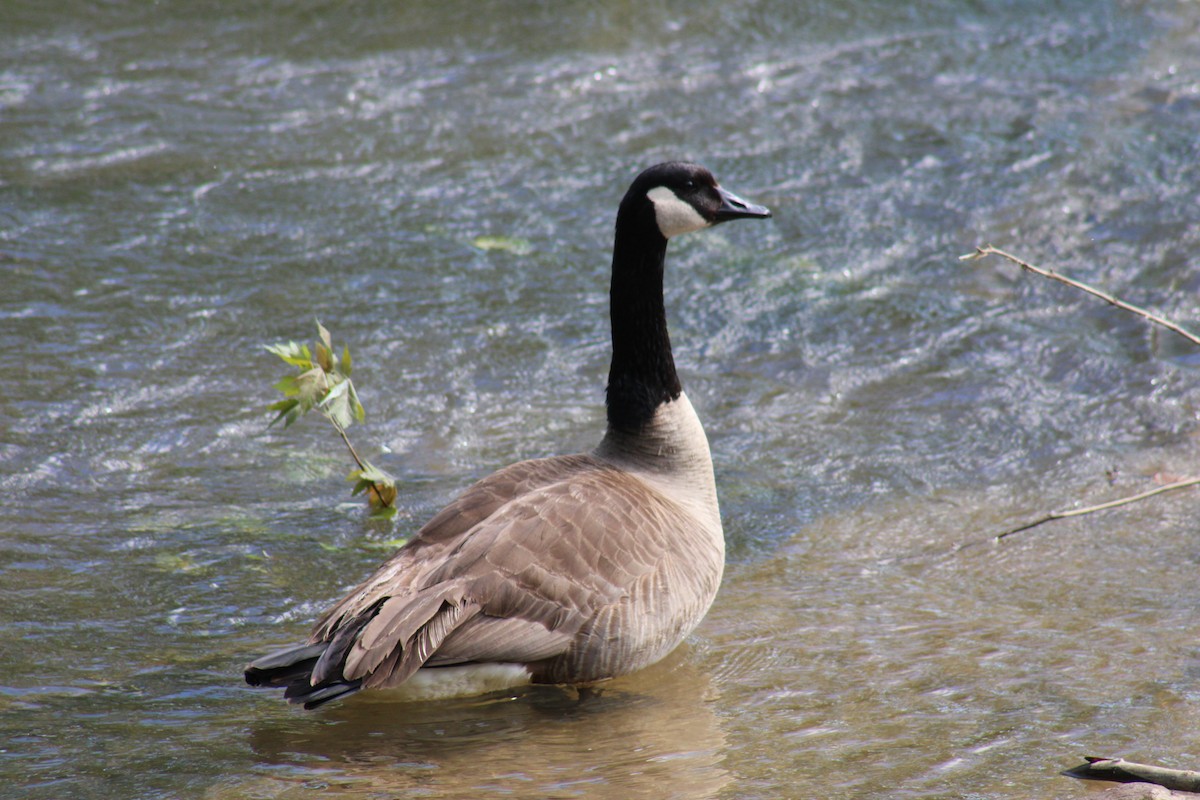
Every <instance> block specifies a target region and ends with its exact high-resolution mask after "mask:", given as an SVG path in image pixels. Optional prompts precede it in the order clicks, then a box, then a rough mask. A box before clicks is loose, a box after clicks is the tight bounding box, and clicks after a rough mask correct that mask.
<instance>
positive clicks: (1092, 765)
mask: <svg viewBox="0 0 1200 800" xmlns="http://www.w3.org/2000/svg"><path fill="white" fill-rule="evenodd" d="M1083 758H1084V760H1085V761H1086V762H1087V763H1086V764H1080V765H1079V766H1078V767H1074V768H1073V769H1069V770H1067V774H1068V775H1071V776H1072V777H1076V778H1094V779H1097V780H1102V781H1121V782H1122V783H1129V782H1131V781H1145V782H1147V783H1155V784H1158V785H1159V786H1163V787H1166V788H1167V789H1171V790H1172V791H1177V792H1200V772H1196V771H1195V770H1190V769H1170V768H1169V767H1157V766H1154V765H1153V764H1139V763H1137V762H1136V761H1126V760H1125V759H1123V758H1099V757H1097V756H1084V757H1083Z"/></svg>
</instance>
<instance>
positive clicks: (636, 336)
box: [607, 203, 683, 433]
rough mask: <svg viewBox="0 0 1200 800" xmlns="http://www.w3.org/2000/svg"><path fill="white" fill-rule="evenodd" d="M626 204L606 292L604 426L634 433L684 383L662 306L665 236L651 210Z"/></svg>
mask: <svg viewBox="0 0 1200 800" xmlns="http://www.w3.org/2000/svg"><path fill="white" fill-rule="evenodd" d="M646 205H647V206H649V204H648V203H647V204H646ZM624 206H625V204H622V209H621V213H620V214H618V216H617V236H616V243H615V245H614V247H613V272H612V288H611V290H610V292H609V303H610V314H611V317H612V340H613V358H612V366H611V368H610V369H609V373H608V393H607V406H608V425H609V428H612V429H616V430H620V431H626V432H630V433H637V432H638V431H640V430H641V429H642V428H643V427H644V426H645V424H646V423H647V422H649V421H650V419H651V418H652V417H653V416H654V412H655V410H656V409H657V408H658V407H659V406H660V405H662V404H663V403H666V402H670V401H671V400H674V399H676V398H677V397H679V394H680V392H682V391H683V387H682V386H681V385H680V383H679V376H678V375H677V374H676V373H675V359H674V358H673V357H672V355H671V340H670V337H669V336H668V335H667V315H666V311H665V309H664V308H663V262H664V259H665V257H666V253H667V240H666V238H665V237H663V235H662V233H661V232H660V231H659V229H658V225H657V223H656V222H655V221H654V216H653V211H652V209H650V208H647V209H646V211H648V212H649V213H642V214H630V213H628V212H630V211H633V209H630V208H626V207H624Z"/></svg>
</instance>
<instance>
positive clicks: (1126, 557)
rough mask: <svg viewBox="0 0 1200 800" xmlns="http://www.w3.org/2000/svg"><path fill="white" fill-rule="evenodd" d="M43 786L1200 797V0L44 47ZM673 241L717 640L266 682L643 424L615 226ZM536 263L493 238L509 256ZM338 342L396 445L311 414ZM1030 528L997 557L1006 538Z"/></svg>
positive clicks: (26, 415) (20, 152) (14, 678)
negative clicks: (1153, 495)
mask: <svg viewBox="0 0 1200 800" xmlns="http://www.w3.org/2000/svg"><path fill="white" fill-rule="evenodd" d="M0 20H2V23H0V45H2V46H0V269H2V270H3V275H4V277H5V280H4V282H3V284H2V285H0V371H2V374H3V375H4V376H5V381H4V390H3V391H2V392H0V492H2V494H3V497H4V502H3V505H2V506H0V674H2V675H3V678H0V780H2V781H3V783H4V785H5V786H8V787H14V790H16V791H17V793H18V794H19V795H20V796H23V797H31V798H36V797H47V798H49V797H54V798H62V797H121V798H128V797H163V798H166V797H210V798H234V797H237V798H241V797H270V798H293V797H312V796H329V795H334V796H338V795H341V796H348V797H393V796H423V797H448V798H449V797H462V796H478V795H481V794H482V793H484V792H489V793H501V794H507V795H509V796H517V797H538V798H541V797H612V796H617V795H618V794H619V795H620V796H626V797H656V798H657V797H679V798H698V797H719V798H735V797H736V798H775V797H806V796H820V797H830V796H837V797H878V796H889V797H920V798H929V797H981V798H982V797H986V798H1031V797H1038V798H1047V797H1062V798H1075V797H1084V796H1086V795H1087V794H1088V793H1089V791H1090V790H1091V788H1090V787H1089V786H1087V785H1085V784H1081V783H1079V782H1075V781H1073V780H1071V779H1069V778H1065V777H1061V776H1060V775H1059V774H1058V773H1059V771H1060V770H1062V769H1065V768H1067V767H1070V766H1073V765H1074V764H1075V763H1077V762H1078V761H1079V757H1080V756H1081V755H1083V754H1084V753H1088V754H1100V755H1122V756H1126V757H1130V758H1135V759H1138V760H1145V761H1155V762H1159V763H1163V764H1166V765H1169V766H1177V767H1195V766H1196V764H1197V762H1200V648H1198V647H1197V645H1196V641H1197V628H1198V623H1200V616H1198V611H1197V607H1198V604H1200V581H1197V580H1196V579H1195V574H1196V568H1197V564H1198V562H1200V535H1198V534H1200V522H1198V521H1197V520H1198V519H1200V514H1198V513H1197V509H1198V508H1200V499H1198V496H1197V495H1196V494H1195V493H1192V494H1188V493H1180V494H1176V495H1169V496H1164V497H1161V498H1159V499H1156V500H1154V501H1152V502H1146V503H1142V504H1139V505H1136V506H1132V507H1127V508H1125V509H1122V510H1118V511H1112V512H1107V513H1105V514H1100V515H1090V516H1085V517H1082V518H1078V519H1075V520H1070V521H1062V522H1056V523H1052V524H1049V525H1046V526H1042V527H1040V528H1037V529H1034V530H1031V531H1029V532H1027V533H1023V534H1020V535H1017V536H1014V537H1011V538H1009V539H1007V540H1005V541H1004V542H1002V543H1000V544H999V545H996V544H990V543H986V540H987V539H988V537H989V535H990V534H994V533H996V532H998V531H1001V530H1004V529H1006V528H1008V527H1012V526H1014V525H1016V524H1019V523H1020V522H1022V521H1024V520H1026V519H1030V518H1032V517H1036V516H1038V515H1040V514H1042V513H1044V512H1046V511H1049V510H1052V509H1057V508H1065V507H1071V506H1073V505H1085V504H1088V503H1092V502H1099V501H1102V500H1108V499H1111V498H1113V497H1117V496H1121V495H1126V494H1132V493H1134V492H1136V491H1140V490H1143V489H1146V488H1150V487H1151V486H1153V485H1155V481H1156V480H1159V481H1161V480H1163V479H1164V478H1165V477H1169V476H1172V475H1185V474H1195V473H1196V471H1197V469H1200V467H1197V464H1198V463H1200V440H1198V437H1197V432H1198V431H1200V424H1198V409H1197V402H1196V398H1197V397H1198V396H1200V395H1198V394H1197V392H1198V390H1200V352H1198V351H1197V350H1196V349H1195V348H1192V347H1191V346H1190V345H1188V344H1187V343H1186V342H1183V340H1181V339H1177V338H1175V337H1172V336H1171V335H1169V334H1166V333H1163V332H1158V331H1155V330H1152V329H1150V328H1149V327H1147V326H1146V325H1145V324H1144V323H1142V322H1141V321H1140V320H1137V319H1135V318H1133V317H1131V316H1127V315H1123V314H1121V313H1119V312H1117V311H1116V310H1114V309H1112V308H1109V307H1107V306H1106V305H1105V304H1103V303H1101V302H1099V301H1095V300H1092V299H1089V298H1085V297H1083V296H1082V295H1080V294H1078V293H1076V292H1072V291H1071V290H1068V289H1066V288H1064V287H1060V286H1057V285H1052V284H1050V283H1048V282H1046V281H1044V280H1041V279H1036V278H1032V277H1022V276H1020V275H1018V274H1017V272H1016V270H1015V268H1013V267H1011V265H1008V264H1005V263H1002V262H1000V261H999V260H997V259H991V260H988V261H984V262H980V263H975V264H964V263H961V262H960V261H959V260H958V258H957V256H959V255H960V254H962V253H966V252H968V251H970V249H971V248H972V247H974V246H975V245H977V244H982V243H988V242H990V243H994V244H996V245H998V246H1003V247H1005V248H1007V249H1009V250H1011V251H1014V252H1017V253H1019V254H1021V255H1023V256H1025V257H1027V258H1029V259H1030V260H1033V261H1035V262H1037V263H1041V264H1043V265H1047V266H1054V267H1056V268H1058V269H1060V270H1062V271H1064V272H1066V273H1068V274H1070V275H1073V276H1075V277H1077V278H1080V279H1082V280H1086V281H1089V282H1092V283H1095V284H1098V285H1101V286H1104V287H1106V288H1107V289H1109V290H1111V291H1113V292H1115V293H1116V294H1118V295H1120V296H1122V297H1125V298H1126V299H1128V300H1130V301H1132V302H1135V303H1139V304H1142V305H1146V306H1149V307H1152V308H1154V309H1157V310H1160V311H1161V312H1163V313H1164V314H1166V315H1168V316H1170V317H1173V318H1175V319H1177V320H1178V321H1180V322H1182V323H1184V324H1190V325H1192V326H1193V327H1200V303H1198V301H1197V297H1200V268H1198V267H1197V260H1196V256H1195V253H1196V252H1197V249H1198V247H1200V226H1198V225H1197V220H1198V219H1200V146H1198V139H1197V135H1196V131H1197V130H1200V66H1198V65H1200V8H1198V7H1197V5H1196V4H1194V3H1173V2H1165V1H1164V2H1138V3H1130V2H1106V1H1100V2H1097V1H1096V0H1088V2H1082V1H1081V2H1063V3H1056V4H1052V5H1047V4H1044V3H1032V2H1011V3H986V2H966V1H965V0H963V1H961V2H949V1H946V2H914V3H908V4H903V5H899V4H893V3H884V2H865V3H864V2H858V3H843V2H823V3H821V2H812V3H782V2H780V3H770V2H765V3H737V2H725V3H710V2H693V3H690V4H688V5H687V6H686V7H685V6H683V5H681V4H671V3H639V4H637V5H636V6H635V5H634V4H628V3H617V4H611V5H608V6H602V5H597V4H590V3H560V4H535V3H523V4H518V5H511V4H510V5H506V6H504V7H503V8H500V7H496V8H494V9H492V8H488V7H484V6H479V5H477V4H466V3H458V2H442V3H436V4H434V3H408V4H403V7H397V4H372V3H360V4H351V5H344V4H332V3H317V2H312V3H304V4H298V3H260V4H255V5H253V6H252V7H251V6H246V5H244V4H240V5H239V4H220V3H206V4H197V3H175V2H163V3H159V4H156V5H154V6H153V7H149V6H146V5H145V4H140V3H108V4H103V5H100V6H97V5H95V4H77V3H74V4H58V8H55V9H50V8H48V7H35V6H32V5H26V4H21V5H14V4H9V5H8V6H6V7H5V8H4V9H3V10H2V11H0ZM678 156H682V157H687V158H692V159H695V160H698V161H702V162H703V163H705V164H707V165H709V166H710V167H712V168H713V170H714V171H715V172H716V173H717V175H718V176H719V177H720V178H721V179H722V181H723V183H724V184H725V185H727V186H729V187H730V188H732V189H734V190H736V191H738V192H740V193H742V194H744V195H745V196H747V197H749V198H751V199H753V200H756V201H759V202H763V203H766V204H768V205H770V206H771V207H772V209H773V210H774V211H775V217H774V219H773V220H772V221H770V222H768V223H763V224H751V223H743V224H741V225H730V226H725V227H722V228H718V229H716V230H714V231H709V232H705V233H702V234H699V235H695V236H692V237H686V238H684V239H683V240H680V241H678V242H676V243H673V244H672V251H671V253H670V255H669V259H670V261H669V265H668V287H667V300H668V306H669V309H668V310H669V315H670V318H671V324H672V335H673V340H674V342H675V343H676V356H677V361H678V362H679V365H680V368H681V373H682V377H683V379H684V382H685V384H686V385H687V387H688V393H689V396H690V397H691V399H692V402H693V404H694V405H696V407H697V408H698V410H699V412H700V414H701V416H702V418H703V419H704V421H705V424H706V427H707V429H708V432H709V438H710V441H711V443H712V446H713V451H714V459H715V462H716V467H717V473H718V482H719V485H720V490H721V495H722V510H723V513H724V518H725V527H726V534H727V538H728V542H729V550H730V564H729V568H728V570H727V575H726V579H725V582H724V585H723V588H722V591H721V594H720V596H719V597H718V600H717V603H716V605H715V606H714V608H713V610H712V612H711V613H710V615H709V617H708V618H707V619H706V620H705V622H704V624H703V625H702V626H701V628H700V629H699V630H698V631H697V632H696V634H695V635H693V637H692V638H691V639H690V640H689V642H688V643H687V644H686V645H685V646H684V647H683V648H681V650H680V651H678V652H677V653H676V654H674V655H673V656H672V657H671V658H670V659H669V660H668V661H667V662H666V663H664V664H662V665H659V666H657V667H655V668H653V669H651V670H648V671H646V672H645V673H642V674H640V675H636V676H630V677H628V678H625V679H621V680H620V681H617V682H614V683H613V684H612V685H611V686H610V687H609V688H608V689H607V690H606V691H605V692H604V693H603V694H602V695H601V696H600V697H599V698H597V699H594V700H591V701H589V702H587V703H583V704H579V703H577V702H576V701H575V699H574V698H573V697H572V696H568V695H566V694H564V693H562V692H559V691H558V690H556V689H542V690H537V691H531V692H527V693H523V694H519V695H517V696H513V697H501V698H486V699H481V700H469V701H462V702H456V703H443V704H426V705H409V706H396V705H391V704H386V703H377V702H374V703H373V702H370V701H369V699H361V698H360V699H358V700H357V701H351V702H346V703H344V704H342V705H340V706H338V707H335V708H332V709H329V710H328V711H323V712H319V713H307V714H306V713H303V712H300V711H297V710H295V709H291V708H288V707H287V706H285V705H284V704H283V703H282V702H281V701H280V700H279V698H278V697H277V696H273V695H271V694H268V693H258V692H254V691H251V690H249V689H247V688H245V687H244V686H242V685H241V678H240V668H241V666H242V665H243V664H244V663H245V662H246V661H247V660H248V659H250V658H252V657H253V656H255V655H257V654H259V653H260V652H262V651H264V650H265V649H267V648H270V647H273V646H275V645H279V644H282V643H285V642H288V641H291V640H294V639H297V638H299V637H301V636H303V635H304V633H305V631H306V629H307V626H308V624H309V623H310V622H311V620H312V619H313V617H314V616H315V615H316V614H317V613H318V612H319V611H320V609H321V608H322V607H323V606H324V604H326V603H328V602H329V601H331V600H332V599H334V598H336V597H337V596H338V595H339V593H340V592H341V591H342V590H343V589H344V588H345V587H346V586H347V585H348V584H350V583H353V582H354V581H356V580H357V579H358V578H359V577H361V576H362V575H363V574H365V573H366V572H367V571H368V570H369V569H370V568H371V567H372V566H373V565H374V564H376V563H377V562H378V561H379V560H380V559H382V558H384V557H385V556H386V555H387V552H388V550H389V548H390V547H391V546H392V545H391V544H389V542H391V541H392V540H394V539H396V538H398V537H402V536H403V535H404V534H405V533H406V532H407V531H411V530H412V529H413V528H414V527H415V526H417V525H419V524H420V522H422V521H423V520H424V519H425V518H427V517H428V516H429V515H430V514H431V513H432V512H433V511H435V510H436V509H437V508H439V507H440V505H441V504H442V503H444V502H445V501H446V500H447V499H448V498H449V497H450V496H451V495H452V494H453V493H454V492H455V491H456V490H458V489H460V488H462V487H463V486H464V485H465V484H466V483H467V482H469V481H470V480H471V479H473V478H475V477H479V476H481V475H483V474H485V473H486V472H488V471H489V470H491V469H494V468H496V467H497V466H500V465H503V464H506V463H509V462H511V461H513V460H515V459H518V458H522V457H530V456H535V455H544V454H550V453H559V452H569V451H577V450H582V449H586V448H588V447H590V446H591V445H592V444H593V443H594V442H595V441H596V439H597V438H598V436H599V434H600V432H601V420H602V399H603V393H602V387H603V381H604V376H605V373H606V369H607V359H608V343H607V330H608V328H607V326H608V323H607V319H606V316H605V310H606V302H607V300H606V288H607V285H606V284H607V275H608V266H609V264H608V261H609V248H610V244H611V241H610V239H611V227H612V219H613V215H614V213H615V208H616V203H617V201H618V200H619V198H620V196H621V194H622V193H623V191H624V189H625V186H626V185H627V183H628V181H629V180H630V179H631V178H632V177H633V176H634V175H635V174H636V173H637V171H638V170H639V169H640V168H641V167H643V166H645V165H648V164H650V163H653V162H655V161H658V160H662V159H664V158H667V157H678ZM483 237H491V238H490V239H489V238H483ZM316 317H319V318H320V319H321V321H322V322H323V323H325V324H326V325H327V326H328V327H329V328H330V329H331V330H332V331H333V334H334V337H335V339H336V340H337V341H338V342H347V343H349V344H350V345H351V346H352V348H353V350H354V355H355V361H356V370H355V379H356V383H357V384H358V386H359V389H360V392H361V394H362V397H363V401H364V403H365V404H366V406H367V409H368V414H369V418H368V420H367V424H366V425H365V426H363V427H362V428H361V429H356V430H355V431H354V433H355V435H356V438H357V440H358V442H359V443H360V445H361V446H362V447H363V448H364V450H366V451H367V452H368V454H369V455H370V456H371V457H373V458H376V459H377V460H378V461H379V462H380V463H381V464H382V465H384V466H386V467H387V468H388V469H389V470H391V471H392V472H393V473H395V474H396V475H397V476H398V477H399V478H400V480H401V483H402V499H401V506H402V508H401V514H400V517H399V518H398V520H397V522H396V524H395V526H394V527H393V528H388V527H386V526H382V525H380V524H378V523H374V522H369V521H365V520H364V518H363V515H362V513H361V510H360V508H359V506H358V505H357V504H355V503H353V502H350V501H349V499H348V494H347V491H346V490H347V486H346V485H345V484H344V483H343V477H344V475H345V473H346V472H347V471H348V469H349V466H348V462H347V461H346V459H345V457H344V455H343V453H342V452H340V450H339V443H338V442H337V441H336V438H335V436H334V435H333V434H332V432H331V431H329V430H327V429H325V428H323V427H322V426H321V425H320V424H318V420H315V419H313V420H305V421H304V422H303V423H302V424H300V425H298V426H296V427H293V428H291V429H289V430H287V431H283V430H279V429H277V428H270V429H268V428H267V424H266V423H267V422H268V421H269V416H268V415H267V414H266V413H265V412H264V410H263V409H264V406H265V405H266V404H267V403H269V402H271V401H272V400H273V399H274V398H273V397H272V396H271V389H270V385H271V384H272V383H273V382H274V380H275V379H276V378H277V377H279V375H280V374H281V372H280V370H279V369H278V368H277V367H276V365H275V363H273V357H272V356H269V355H268V354H266V353H265V352H263V351H262V350H261V349H260V347H259V346H260V345H261V344H262V343H264V342H275V341H281V340H287V339H304V338H308V339H311V338H312V334H313V324H312V321H313V319H314V318H316ZM977 541H978V542H984V543H980V544H976V545H973V546H970V547H966V548H964V549H960V548H959V546H960V545H962V544H963V543H970V542H977Z"/></svg>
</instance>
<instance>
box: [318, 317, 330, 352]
mask: <svg viewBox="0 0 1200 800" xmlns="http://www.w3.org/2000/svg"><path fill="white" fill-rule="evenodd" d="M317 335H318V336H319V337H321V341H322V342H323V343H324V344H325V349H326V350H328V351H329V352H331V353H332V352H333V337H331V336H330V335H329V331H328V330H326V329H325V326H324V325H322V324H321V320H317Z"/></svg>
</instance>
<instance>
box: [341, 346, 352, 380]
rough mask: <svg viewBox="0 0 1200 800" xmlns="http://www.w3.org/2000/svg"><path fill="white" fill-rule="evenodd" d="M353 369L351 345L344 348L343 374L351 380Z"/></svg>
mask: <svg viewBox="0 0 1200 800" xmlns="http://www.w3.org/2000/svg"><path fill="white" fill-rule="evenodd" d="M351 369H353V365H352V363H351V361H350V345H346V346H345V347H343V348H342V374H343V375H345V376H346V377H347V378H349V377H350V370H351Z"/></svg>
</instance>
